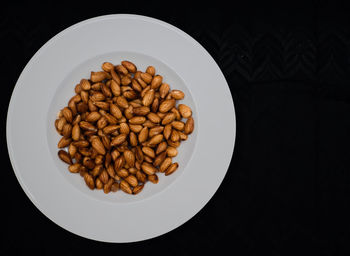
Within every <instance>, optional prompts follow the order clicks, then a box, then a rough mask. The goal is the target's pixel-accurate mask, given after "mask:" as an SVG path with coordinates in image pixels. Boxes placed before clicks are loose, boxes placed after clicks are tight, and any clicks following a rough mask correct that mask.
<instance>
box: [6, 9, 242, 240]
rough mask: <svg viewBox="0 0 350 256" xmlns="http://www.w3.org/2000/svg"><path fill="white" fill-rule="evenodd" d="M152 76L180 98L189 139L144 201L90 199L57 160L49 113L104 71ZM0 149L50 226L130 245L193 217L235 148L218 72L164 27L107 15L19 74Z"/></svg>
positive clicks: (50, 47) (94, 195)
mask: <svg viewBox="0 0 350 256" xmlns="http://www.w3.org/2000/svg"><path fill="white" fill-rule="evenodd" d="M124 59H128V60H131V61H133V62H134V63H135V64H136V65H137V67H138V68H140V69H142V70H144V69H145V68H146V67H147V66H148V65H153V66H155V67H156V69H157V72H158V73H159V74H162V75H163V77H164V81H166V82H167V83H169V84H170V86H171V87H172V88H176V89H180V90H183V91H184V92H185V93H186V97H185V99H184V100H183V102H184V103H185V104H188V105H189V106H191V108H192V110H193V116H194V119H195V131H194V133H193V134H192V135H191V136H189V139H188V140H187V141H185V142H183V143H182V144H181V146H180V148H179V155H178V156H177V157H176V158H175V159H174V161H177V162H179V165H180V167H179V169H178V170H177V171H176V172H175V173H174V174H173V175H171V176H167V177H165V176H164V175H159V176H160V180H159V183H158V184H156V185H155V184H152V183H147V184H146V186H145V188H144V190H143V191H142V193H140V194H138V195H136V196H132V195H127V194H125V193H122V192H117V193H110V194H107V195H106V194H104V193H103V192H102V191H97V190H94V191H91V190H89V189H88V188H87V186H86V185H85V184H84V180H83V179H82V178H81V177H80V175H78V174H76V175H75V174H71V173H69V172H68V171H67V166H66V165H65V164H64V163H63V162H61V161H60V160H59V159H58V157H57V151H58V150H57V142H58V140H59V135H58V134H57V133H56V131H55V128H54V120H55V118H56V114H57V112H58V111H59V110H60V109H61V108H63V107H64V106H66V104H67V102H68V99H69V98H70V97H71V96H73V93H74V87H75V85H76V84H77V83H78V82H79V81H80V79H81V78H82V77H89V72H90V71H92V70H98V69H100V65H101V63H102V62H104V61H110V62H112V63H119V62H120V61H121V60H124ZM6 132H7V145H8V150H9V155H10V159H11V163H12V166H13V169H14V171H15V174H16V176H17V179H18V181H19V183H20V184H21V186H22V188H23V190H24V191H25V193H26V194H27V196H28V197H29V198H30V200H31V201H32V202H33V203H34V204H35V206H36V207H37V208H38V209H39V210H40V211H41V212H42V213H43V214H45V215H46V216H47V217H48V218H49V219H51V220H52V221H53V222H55V223H56V224H58V225H59V226H61V227H63V228H65V229H66V230H68V231H70V232H73V233H74V234H77V235H80V236H83V237H86V238H90V239H94V240H99V241H106V242H133V241H140V240H145V239H149V238H152V237H156V236H159V235H161V234H164V233H166V232H168V231H170V230H172V229H174V228H176V227H178V226H180V225H181V224H183V223H184V222H186V221H187V220H189V219H190V218H191V217H193V216H194V215H195V214H196V213H197V212H198V211H199V210H200V209H201V208H202V207H204V205H205V204H206V203H207V202H208V201H209V199H210V198H211V197H212V196H213V194H214V193H215V191H216V190H217V189H218V187H219V185H220V183H221V181H222V180H223V178H224V176H225V173H226V171H227V169H228V166H229V163H230V160H231V157H232V153H233V147H234V141H235V132H236V125H235V113H234V106H233V101H232V97H231V94H230V91H229V88H228V85H227V83H226V81H225V78H224V76H223V74H222V73H221V71H220V69H219V67H218V66H217V64H216V63H215V61H214V60H213V59H212V57H211V56H210V55H209V54H208V52H207V51H206V50H205V49H204V48H203V47H202V46H201V45H200V44H199V43H197V42H196V41H195V40H194V39H193V38H191V37H190V36H189V35H187V34H186V33H184V32H183V31H181V30H179V29H177V28H176V27H174V26H172V25H169V24H167V23H165V22H162V21H159V20H156V19H153V18H148V17H144V16H137V15H107V16H101V17H97V18H93V19H89V20H86V21H83V22H80V23H78V24H76V25H73V26H71V27H69V28H67V29H66V30H64V31H62V32H61V33H59V34H57V35H56V36H55V37H53V38H52V39H51V40H49V41H48V42H47V43H46V44H45V45H44V46H43V47H41V48H40V50H39V51H38V52H37V53H36V54H35V55H34V56H33V58H32V59H31V60H30V61H29V63H28V64H27V66H26V67H25V68H24V70H23V72H22V73H21V75H20V77H19V79H18V81H17V84H16V86H15V89H14V91H13V94H12V98H11V101H10V106H9V110H8V116H7V129H6Z"/></svg>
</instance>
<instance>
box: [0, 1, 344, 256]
mask: <svg viewBox="0 0 350 256" xmlns="http://www.w3.org/2000/svg"><path fill="white" fill-rule="evenodd" d="M242 2H244V1H242ZM262 2H264V4H258V5H256V4H251V3H247V4H246V6H243V5H241V4H240V5H238V4H234V5H233V6H230V7H229V6H227V7H225V6H221V5H217V6H216V5H215V4H214V3H210V5H208V6H194V7H189V6H184V5H180V4H179V5H175V4H173V3H172V4H170V5H171V8H166V6H164V4H165V3H163V4H162V5H160V4H159V3H153V2H149V1H145V2H144V3H143V4H141V5H139V4H132V3H126V2H125V3H121V2H118V3H117V2H116V3H115V4H114V5H111V4H109V3H102V2H99V3H95V4H89V3H87V2H86V3H85V4H84V6H86V7H85V8H82V7H81V6H79V5H76V6H74V5H72V4H70V5H64V4H62V3H59V2H55V3H50V4H40V5H38V6H36V5H34V4H33V3H30V4H24V5H19V4H17V5H15V4H13V5H12V6H7V7H2V10H1V11H0V14H1V15H0V27H1V33H0V37H1V40H0V42H1V46H2V49H1V52H0V56H1V58H0V61H1V67H2V69H1V70H2V77H3V78H2V83H1V94H2V100H1V101H0V104H1V109H2V110H3V116H2V127H3V133H2V139H3V143H2V146H3V148H2V154H3V156H4V157H3V161H2V173H3V175H2V182H1V183H2V184H3V185H2V186H1V187H2V189H3V193H2V195H3V198H2V211H3V212H4V213H5V218H3V222H4V223H3V224H2V232H1V233H2V234H3V236H4V238H3V239H1V240H0V241H1V243H2V245H1V246H0V252H1V251H3V253H0V254H1V255H16V254H19V253H20V252H21V253H20V254H26V255H28V253H36V254H39V255H41V254H46V255H53V254H55V253H60V254H61V255H79V253H81V252H83V251H84V252H86V253H87V252H90V253H91V254H94V255H98V254H99V253H101V255H106V253H113V254H115V255H118V254H119V255H121V253H122V251H124V250H125V251H127V252H129V253H132V254H131V255H133V254H134V253H135V254H136V253H137V254H138V255H153V254H155V253H157V252H160V253H162V254H166V255H193V253H194V252H197V251H198V250H200V249H205V250H206V251H207V252H209V253H218V252H219V250H220V249H224V248H226V249H229V250H230V252H234V253H236V255H261V254H262V253H267V255H302V254H304V255H313V254H314V255H348V254H349V252H350V251H349V249H350V248H349V238H350V236H349V230H350V229H349V228H350V226H349V222H348V218H349V210H348V206H349V202H350V200H349V195H350V193H349V192H350V189H349V188H350V168H349V167H350V158H349V144H350V129H349V128H350V115H349V114H350V112H349V111H350V104H349V103H350V87H349V86H350V84H349V82H350V72H349V69H350V23H349V21H350V20H349V19H350V18H349V17H350V16H349V13H350V12H349V9H348V8H347V7H346V6H344V5H342V4H339V3H333V4H324V3H319V2H318V1H309V2H307V1H304V2H302V4H300V5H299V4H298V3H297V2H295V1H293V5H288V4H286V3H280V4H274V5H271V6H267V5H266V2H265V1H262ZM280 2H284V1H280ZM282 4H283V5H282ZM112 13H134V14H142V15H146V16H151V17H154V18H158V19H161V20H163V21H166V22H169V23H171V24H173V25H175V26H177V27H179V28H180V29H182V30H184V31H185V32H187V33H188V34H189V35H191V36H192V37H194V38H195V39H196V40H197V41H198V42H199V43H201V44H202V45H203V46H204V47H205V48H206V49H207V50H208V51H209V53H210V54H211V55H212V56H213V58H214V59H215V61H216V62H217V63H218V65H219V66H220V68H221V69H222V71H223V73H224V75H225V77H226V79H227V81H228V84H229V86H230V89H231V93H232V96H233V100H234V104H235V108H236V118H237V138H236V145H235V150H234V155H233V159H232V161H231V165H230V169H229V171H228V173H227V175H226V177H225V179H224V181H223V183H222V185H221V187H220V188H219V190H218V191H217V193H216V194H215V196H214V197H213V198H212V199H211V200H210V202H209V203H208V204H207V205H206V206H205V207H204V208H203V209H202V210H201V211H200V212H199V213H198V214H197V215H196V216H195V217H194V218H192V219H191V220H190V221H188V222H187V223H185V224H184V225H182V226H181V227H179V228H177V229H176V230H174V231H172V232H170V233H168V234H166V235H163V236H161V237H158V238H155V239H151V240H148V241H144V242H138V243H131V244H124V245H122V244H107V243H100V242H95V241H91V240H88V239H85V238H81V237H78V236H76V235H73V234H71V233H69V232H67V231H65V230H63V229H62V228H60V227H59V226H57V225H55V224H54V223H52V222H51V221H50V220H49V219H47V218H46V217H45V216H44V215H43V214H41V213H40V212H39V210H37V209H36V208H35V206H34V205H33V204H32V203H31V202H30V200H29V199H28V198H27V196H26V195H25V194H24V192H23V190H22V189H21V187H20V185H19V183H18V182H17V179H16V177H15V175H14V174H13V171H12V169H11V165H10V162H9V160H8V157H7V153H6V152H7V148H6V137H5V123H6V111H7V106H8V103H9V100H10V96H11V92H12V90H13V87H14V85H15V83H16V80H17V78H18V76H19V75H20V72H21V71H22V69H23V68H24V67H25V65H26V63H27V62H28V61H29V59H30V58H31V57H32V55H33V54H34V53H35V52H36V51H37V50H38V49H39V48H40V47H41V46H42V45H43V44H44V43H45V42H46V41H47V40H49V39H50V38H51V37H53V36H54V35H55V34H57V33H58V32H60V31H62V30H63V29H65V28H67V27H68V26H71V25H73V24H75V23H77V22H79V21H82V20H84V19H87V18H91V17H95V16H99V15H104V14H112ZM213 89H215V85H213ZM223 125H224V124H223ZM24 129H25V127H24ZM208 146H210V145H208ZM213 171H215V170H213ZM174 210H177V209H174ZM85 214H88V213H85ZM154 224H155V225H157V223H154ZM107 251H108V252H107Z"/></svg>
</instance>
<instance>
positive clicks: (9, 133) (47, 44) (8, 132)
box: [6, 13, 237, 243]
mask: <svg viewBox="0 0 350 256" xmlns="http://www.w3.org/2000/svg"><path fill="white" fill-rule="evenodd" d="M114 18H132V19H137V20H143V21H146V22H152V23H155V24H158V25H161V26H163V27H165V28H167V29H170V30H172V31H173V32H175V33H177V34H179V35H180V36H182V37H185V38H186V39H187V40H188V41H189V42H191V43H192V44H193V45H194V46H196V47H199V48H200V49H201V50H202V52H203V53H205V54H206V55H207V56H208V57H209V58H210V59H212V61H213V62H214V63H215V64H216V66H217V67H218V69H219V71H220V73H221V74H222V77H223V79H224V81H225V82H226V85H227V89H228V91H229V92H230V97H229V98H230V101H231V103H232V107H233V117H232V119H233V128H234V129H233V131H232V133H233V143H232V150H231V152H230V155H231V158H230V160H229V161H228V165H227V167H226V168H225V169H226V170H225V174H224V176H223V178H222V180H221V181H220V183H219V185H218V186H217V187H216V189H215V191H214V193H213V194H212V195H211V197H209V198H207V200H205V203H204V204H203V205H202V207H201V208H200V209H199V210H197V211H196V213H195V214H194V215H192V216H191V217H190V218H188V219H186V220H185V221H184V222H182V223H180V224H178V225H176V227H175V228H172V229H170V230H168V231H167V232H165V233H162V234H159V235H156V236H152V237H149V238H145V239H142V240H136V241H143V240H148V239H153V238H155V237H158V236H161V235H164V234H166V233H168V232H170V231H172V230H174V229H176V228H178V227H180V226H181V225H183V224H184V223H186V222H187V221H189V220H190V219H192V218H193V217H194V216H195V215H197V213H199V212H200V211H201V210H202V209H203V208H204V207H205V206H206V205H207V203H208V202H209V201H210V200H211V199H212V198H213V196H214V195H215V193H216V192H217V190H218V189H219V187H220V186H221V183H222V181H223V180H224V178H225V176H226V174H227V171H228V169H229V166H230V163H231V162H232V159H233V153H234V149H235V143H236V129H237V127H236V112H235V107H234V102H233V97H232V93H231V90H230V87H229V86H228V83H227V80H226V78H225V76H224V74H223V72H222V70H221V69H220V67H219V65H218V64H217V63H216V61H215V59H214V58H213V57H212V56H211V55H210V54H209V52H208V51H207V50H206V49H205V48H204V47H203V46H202V45H201V44H200V43H199V42H198V41H197V40H195V39H194V38H193V37H191V36H190V35H188V34H187V33H186V32H185V31H183V30H181V29H179V28H177V27H175V26H174V25H172V24H170V23H168V22H165V21H162V20H160V19H156V18H153V17H148V16H144V15H138V14H124V13H123V14H108V15H101V16H96V17H92V18H89V19H85V20H82V21H80V22H77V23H75V24H73V25H71V26H69V27H67V28H65V29H63V30H61V31H60V32H58V33H57V34H56V35H54V36H53V37H51V38H50V39H49V40H48V41H46V42H45V43H44V44H43V45H42V46H41V47H40V48H39V49H38V50H37V51H36V52H35V54H34V55H33V56H32V57H31V58H30V60H29V61H28V62H27V64H26V66H25V67H24V68H23V70H22V72H21V73H20V75H19V77H18V79H17V81H16V84H15V86H14V88H13V91H12V94H11V98H10V102H9V104H8V110H7V118H6V141H7V148H8V154H9V158H10V162H11V165H12V168H13V171H14V173H15V176H16V178H17V180H18V182H19V183H20V186H21V188H22V190H23V191H24V192H25V194H26V195H27V196H28V198H29V199H30V201H31V202H32V203H33V204H34V205H35V207H36V208H37V209H38V210H39V211H40V212H41V213H42V214H43V215H44V216H45V217H47V218H48V219H49V220H50V221H52V222H53V223H55V224H56V225H57V226H59V227H60V228H63V229H65V230H67V231H69V232H70V233H73V234H75V235H78V236H80V237H84V238H87V239H90V240H95V241H103V242H112V243H117V242H113V241H105V240H98V239H95V238H91V237H86V236H82V235H81V234H79V233H76V232H74V231H72V230H70V229H67V228H65V227H62V226H61V225H60V224H58V223H57V222H56V221H55V220H53V219H52V218H51V217H50V216H48V215H47V214H45V211H44V210H43V209H42V205H41V204H40V203H39V202H38V201H37V200H36V198H35V196H33V195H32V193H31V192H30V190H29V188H28V187H27V186H26V184H25V183H24V182H23V180H22V179H21V177H20V175H19V171H18V167H17V165H16V160H15V157H14V148H13V147H12V144H13V143H11V136H13V135H12V131H11V130H10V124H11V122H12V115H11V113H12V112H13V111H14V106H13V104H14V98H15V96H16V94H17V93H18V86H17V84H18V82H19V81H20V80H21V77H23V76H24V75H25V74H26V73H27V72H28V69H30V67H31V65H32V63H33V62H34V61H35V60H36V59H38V58H39V57H40V55H41V54H42V52H43V51H44V50H45V49H46V48H47V47H50V46H51V44H52V43H54V42H55V40H57V39H58V38H60V37H63V36H64V35H65V34H66V33H68V32H70V31H72V30H74V29H75V28H77V27H79V26H81V25H87V24H89V23H93V22H96V21H103V20H105V19H114ZM191 158H192V156H191ZM17 161H18V160H17ZM130 242H134V241H130Z"/></svg>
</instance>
